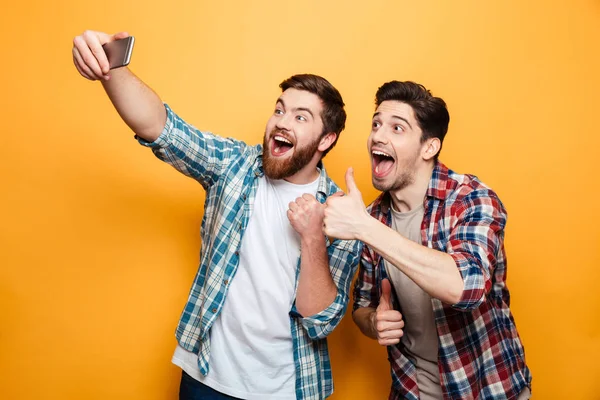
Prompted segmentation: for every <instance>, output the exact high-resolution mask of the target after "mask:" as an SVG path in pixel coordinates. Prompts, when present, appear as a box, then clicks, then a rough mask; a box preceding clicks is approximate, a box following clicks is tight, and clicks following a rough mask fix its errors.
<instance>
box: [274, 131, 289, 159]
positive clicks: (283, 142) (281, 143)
mask: <svg viewBox="0 0 600 400" xmlns="http://www.w3.org/2000/svg"><path fill="white" fill-rule="evenodd" d="M293 147H294V144H293V143H292V142H291V141H290V140H288V139H286V138H285V137H283V136H281V135H277V134H276V135H273V137H272V138H271V154H272V155H274V156H282V155H284V154H285V153H287V152H288V151H290V150H291V149H292V148H293Z"/></svg>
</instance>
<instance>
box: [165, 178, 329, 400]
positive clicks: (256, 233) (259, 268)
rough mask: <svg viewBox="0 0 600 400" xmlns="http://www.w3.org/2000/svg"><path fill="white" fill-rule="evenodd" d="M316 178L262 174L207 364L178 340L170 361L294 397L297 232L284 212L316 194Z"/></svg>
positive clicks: (215, 382) (241, 387)
mask: <svg viewBox="0 0 600 400" xmlns="http://www.w3.org/2000/svg"><path fill="white" fill-rule="evenodd" d="M317 186H318V179H317V180H315V181H314V182H312V183H309V184H306V185H296V184H292V183H289V182H286V181H284V180H270V179H268V178H266V177H262V178H260V180H259V183H258V189H257V192H256V199H255V201H254V209H253V212H252V215H251V216H250V219H249V221H248V226H247V228H246V232H245V233H244V236H243V239H242V244H241V248H240V262H239V266H238V269H237V271H236V273H235V276H234V279H232V280H231V283H230V286H229V291H228V293H227V297H226V299H225V303H224V304H223V309H222V310H221V313H220V314H219V316H218V318H217V319H216V321H215V323H214V325H213V326H212V327H211V330H210V339H211V350H210V361H209V365H210V369H209V372H208V374H207V375H206V376H203V375H202V374H201V373H200V370H199V368H198V356H197V355H195V354H194V353H191V352H188V351H186V350H185V349H183V348H182V347H180V346H177V349H176V350H175V354H174V355H173V360H172V361H173V363H174V364H175V365H177V366H179V367H181V368H182V369H183V370H184V371H185V372H186V373H187V374H188V375H190V376H192V377H193V378H195V379H197V380H198V381H200V382H202V383H203V384H205V385H207V386H210V387H211V388H213V389H215V390H217V391H219V392H221V393H224V394H227V395H229V396H233V397H238V398H242V399H248V400H255V399H256V400H264V399H265V398H269V399H276V400H294V399H296V395H295V383H296V381H295V378H296V370H295V366H294V356H293V342H292V334H291V327H290V318H289V311H290V309H291V307H292V303H293V300H294V290H295V282H296V269H297V266H298V257H299V255H300V236H299V235H298V233H297V232H296V231H295V230H294V228H292V226H291V225H290V222H289V220H288V217H287V211H288V209H289V207H288V205H289V203H290V202H292V201H295V200H296V198H298V197H300V196H302V195H303V194H304V193H309V194H312V195H315V194H316V192H317Z"/></svg>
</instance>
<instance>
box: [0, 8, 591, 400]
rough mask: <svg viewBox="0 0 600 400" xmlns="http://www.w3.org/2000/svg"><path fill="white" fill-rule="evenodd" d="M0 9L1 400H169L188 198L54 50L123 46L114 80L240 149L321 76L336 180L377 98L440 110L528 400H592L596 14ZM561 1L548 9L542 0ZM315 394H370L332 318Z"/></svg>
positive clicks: (359, 153)
mask: <svg viewBox="0 0 600 400" xmlns="http://www.w3.org/2000/svg"><path fill="white" fill-rule="evenodd" d="M53 3H54V2H50V1H41V0H36V1H27V0H24V1H19V2H10V3H8V2H4V3H3V5H2V12H1V16H0V22H1V23H0V40H1V42H2V51H1V54H2V56H1V60H2V61H1V74H0V88H1V89H0V90H1V91H2V95H1V96H0V102H1V103H0V106H1V107H0V110H1V111H0V112H1V121H2V127H1V140H0V143H1V144H2V156H1V157H0V173H1V175H0V176H1V181H0V182H1V185H2V192H1V194H2V196H1V199H0V202H1V203H0V205H1V207H2V222H1V224H0V250H1V252H0V263H1V269H0V398H2V399H7V400H13V399H60V400H63V399H64V400H71V399H73V400H75V399H78V400H79V399H86V400H87V399H90V400H91V399H127V400H138V399H139V400H153V399H156V400H159V399H161V400H162V399H176V397H177V390H178V384H179V371H178V370H177V368H176V367H174V366H173V365H172V364H171V363H170V358H171V354H172V351H173V349H174V346H175V340H174V336H173V332H174V328H175V326H176V322H177V320H178V317H179V313H180V311H181V309H182V307H183V305H184V302H185V299H186V297H187V293H188V289H189V287H190V284H191V281H192V278H193V276H194V273H195V270H196V267H197V262H198V249H199V245H200V243H199V225H200V220H201V216H202V206H203V200H204V193H203V191H202V189H201V187H200V185H198V184H196V183H194V181H192V180H191V179H188V178H185V177H184V176H182V175H179V174H177V173H176V172H175V171H174V170H173V169H171V167H169V166H167V165H165V164H162V163H161V162H159V161H158V160H156V159H155V158H154V157H153V156H152V154H151V153H150V151H148V150H147V149H144V148H142V147H141V146H138V145H137V144H136V142H135V141H134V140H133V134H132V133H131V132H130V131H129V130H128V129H127V127H126V126H125V125H124V124H123V123H122V122H121V120H120V119H119V117H118V115H117V113H116V112H114V110H113V109H112V106H111V105H110V103H109V101H108V99H107V97H106V96H105V95H104V93H103V90H102V88H101V87H100V85H99V84H98V83H92V82H88V81H86V80H84V79H83V78H81V77H80V76H79V75H78V73H77V71H76V70H75V68H74V67H73V65H72V62H71V44H72V39H73V37H74V36H75V35H77V34H80V33H81V32H83V31H84V30H85V29H96V30H103V31H107V32H116V31H120V30H126V31H128V32H130V33H131V34H133V35H135V36H136V39H137V41H136V45H135V49H134V52H133V58H132V63H131V69H132V70H133V71H134V72H136V73H137V74H138V75H139V76H140V77H141V78H142V79H143V80H145V81H146V82H147V83H148V84H149V85H150V86H152V87H153V88H154V89H155V90H156V91H157V92H158V93H159V94H160V95H161V97H162V98H163V100H165V101H167V102H168V103H169V104H170V105H171V106H172V107H173V108H174V110H176V111H177V112H178V113H179V114H180V115H181V116H183V117H184V118H186V119H187V120H188V121H189V122H191V123H193V124H195V125H197V126H198V127H200V128H203V129H206V130H211V131H214V132H216V133H220V134H222V135H226V136H233V137H236V138H239V139H243V140H246V141H248V142H250V143H257V142H259V141H261V140H262V135H263V132H264V125H265V123H266V120H267V118H268V116H269V115H270V113H271V112H272V108H273V104H274V101H275V99H276V97H277V96H278V94H279V89H278V87H277V85H278V84H279V82H280V81H281V80H283V79H285V78H287V77H288V76H290V75H292V74H295V73H303V72H311V73H316V74H321V75H323V76H325V77H327V78H328V79H329V80H330V81H331V82H332V83H333V84H334V85H336V86H337V87H338V88H339V90H340V91H341V93H342V94H343V96H344V99H345V101H346V104H347V111H348V114H349V118H348V123H347V129H346V131H345V132H344V133H343V134H342V136H341V139H340V142H339V144H338V145H337V147H336V149H334V150H333V152H332V153H331V154H330V155H328V156H327V158H326V159H325V162H326V166H327V168H328V171H329V173H330V174H331V175H332V176H333V177H334V179H336V180H337V181H338V182H339V183H341V184H343V174H344V172H345V170H346V168H347V167H348V166H353V167H354V168H355V169H356V177H357V181H358V185H359V187H360V188H361V190H362V191H363V194H364V197H365V200H366V201H371V200H372V199H373V198H374V197H375V195H376V193H375V191H374V190H373V189H372V188H371V185H370V170H369V162H368V155H367V151H366V138H367V135H368V133H369V126H370V118H371V115H372V112H373V108H374V107H373V98H374V94H375V91H376V89H377V88H378V87H379V86H380V85H381V84H382V83H383V82H386V81H388V80H392V79H399V80H415V81H417V82H420V83H423V84H424V85H426V86H427V87H428V88H430V89H431V90H432V91H433V93H434V94H435V95H439V96H441V97H443V98H444V99H445V100H446V101H447V103H448V105H449V109H450V114H451V123H450V130H449V133H448V136H447V138H446V142H445V144H444V149H443V151H442V156H441V159H442V160H443V161H444V162H445V163H446V164H447V165H449V166H450V167H451V168H453V169H455V170H457V171H459V172H463V173H464V172H469V173H474V174H476V175H478V176H479V177H480V178H481V179H482V180H483V181H484V182H486V183H487V184H489V185H490V186H492V187H493V188H494V189H495V190H496V191H497V192H498V193H499V195H500V197H501V199H502V200H503V202H504V203H505V204H506V206H507V208H508V211H509V223H508V228H507V241H506V243H507V251H508V260H509V266H510V268H509V279H508V284H509V287H510V290H511V294H512V301H513V304H512V311H513V313H514V315H515V318H516V321H517V326H518V329H519V332H520V334H521V336H522V339H523V342H524V344H525V349H526V355H527V362H528V364H529V366H530V367H531V369H532V372H533V377H534V380H533V386H534V396H533V399H535V400H545V399H569V400H571V399H581V400H589V399H600V379H599V378H600V368H599V367H598V359H599V358H600V332H599V330H600V320H599V316H600V299H599V295H598V280H599V278H600V272H599V270H598V266H599V265H600V254H599V253H600V251H599V249H598V248H599V246H600V234H599V230H600V215H599V214H600V212H599V206H600V200H599V197H600V180H599V179H598V171H596V166H597V159H598V157H599V155H598V146H599V145H600V140H599V136H600V135H599V134H600V132H599V131H598V118H599V116H600V112H599V108H598V106H599V104H600V102H599V101H598V96H600V78H599V75H600V50H599V47H598V42H599V39H600V1H598V0H593V1H592V0H573V1H569V2H551V1H541V0H535V1H516V0H514V1H439V2H430V1H400V0H395V1H382V0H369V1H360V2H359V1H356V2H349V1H337V0H336V1H333V0H320V1H317V0H305V1H302V2H296V1H295V2H292V1H283V0H280V1H267V0H255V1H233V2H232V1H204V0H203V1H198V0H196V1H174V2H172V3H170V4H168V2H166V1H161V2H158V1H154V2H148V1H142V0H131V1H128V0H123V1H120V2H96V3H93V2H83V1H80V2H75V1H72V0H65V1H60V2H57V3H55V4H53ZM562 3H565V4H562ZM330 346H331V353H332V363H333V371H334V378H335V385H336V392H335V394H334V396H333V397H332V398H333V399H336V400H341V399H384V398H386V396H387V393H388V390H389V384H390V378H389V374H388V365H387V361H386V358H385V353H384V349H383V348H380V347H378V346H377V344H376V343H375V342H373V341H370V340H368V339H366V338H364V337H363V336H361V334H360V333H359V331H358V329H357V328H356V327H355V326H354V324H353V323H352V321H351V319H350V317H349V315H348V316H347V318H345V320H344V322H343V323H342V325H341V327H340V328H339V329H338V330H337V331H336V332H335V333H334V334H333V335H332V336H331V338H330Z"/></svg>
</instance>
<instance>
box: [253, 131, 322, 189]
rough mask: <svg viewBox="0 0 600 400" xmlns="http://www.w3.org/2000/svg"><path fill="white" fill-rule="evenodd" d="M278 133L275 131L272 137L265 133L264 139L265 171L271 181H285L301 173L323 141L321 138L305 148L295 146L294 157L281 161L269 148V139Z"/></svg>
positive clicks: (263, 156) (263, 157) (272, 132)
mask: <svg viewBox="0 0 600 400" xmlns="http://www.w3.org/2000/svg"><path fill="white" fill-rule="evenodd" d="M277 132H278V131H277V130H276V129H273V130H272V131H271V134H270V135H267V134H266V133H265V136H264V138H263V154H262V161H263V171H264V172H265V175H266V176H267V178H269V179H285V178H287V177H290V176H292V175H294V174H295V173H297V172H298V171H300V170H301V169H302V168H304V167H305V166H306V165H307V164H308V163H309V162H310V160H312V158H313V157H314V155H315V153H316V152H317V149H318V148H319V142H320V141H321V138H320V137H319V138H317V139H316V140H315V141H313V142H312V143H309V144H307V145H305V146H303V147H298V146H294V148H293V149H292V150H293V152H294V153H293V154H292V156H291V157H288V158H286V159H283V160H281V159H278V158H277V157H274V156H273V155H272V154H271V150H270V149H269V147H268V145H269V139H268V138H271V137H273V136H274V135H275V134H276V133H277Z"/></svg>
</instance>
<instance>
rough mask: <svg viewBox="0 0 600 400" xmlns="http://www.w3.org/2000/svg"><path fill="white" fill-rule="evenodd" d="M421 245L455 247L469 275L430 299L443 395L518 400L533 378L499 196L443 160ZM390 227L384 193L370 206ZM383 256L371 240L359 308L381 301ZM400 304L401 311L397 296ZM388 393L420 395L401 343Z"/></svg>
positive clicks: (357, 295) (392, 352)
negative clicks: (513, 306)
mask: <svg viewBox="0 0 600 400" xmlns="http://www.w3.org/2000/svg"><path fill="white" fill-rule="evenodd" d="M424 206H425V216H424V218H423V222H422V224H421V239H422V244H423V245H424V246H427V247H429V248H432V249H436V250H439V251H443V252H446V253H448V254H450V255H451V256H452V257H453V258H454V260H455V262H456V266H457V268H458V269H459V271H460V273H461V275H462V278H463V281H464V291H463V293H462V298H461V299H460V301H459V302H458V303H456V304H452V305H450V304H444V303H442V302H441V301H439V300H437V299H432V306H433V310H434V315H435V323H436V327H437V332H438V337H439V347H438V353H439V355H438V365H439V371H440V382H441V385H442V391H443V395H444V399H446V400H448V399H456V400H458V399H461V400H468V399H473V400H474V399H479V400H488V399H489V400H491V399H494V400H501V399H509V400H512V399H516V398H517V396H518V395H519V393H520V392H521V390H523V389H524V388H525V387H526V386H530V385H531V372H530V370H529V368H528V367H527V365H526V364H525V353H524V348H523V344H522V343H521V340H520V338H519V335H518V333H517V330H516V327H515V322H514V319H513V317H512V315H511V313H510V309H509V305H510V297H509V292H508V289H507V287H506V256H505V252H504V227H505V224H506V211H505V209H504V206H503V205H502V203H501V202H500V199H499V198H498V197H497V195H496V194H495V193H494V192H493V191H492V190H491V189H489V188H488V187H486V186H485V185H484V184H483V183H482V182H480V181H479V180H478V179H477V178H476V177H475V176H472V175H460V174H457V173H455V172H453V171H451V170H449V169H448V168H447V167H446V166H444V165H443V164H442V163H439V162H438V163H437V164H436V166H435V169H434V171H433V175H432V178H431V181H430V183H429V188H428V190H427V195H426V198H425V201H424ZM368 211H369V213H370V214H371V216H373V217H374V218H377V219H379V220H380V221H381V222H382V223H383V224H385V225H387V226H391V214H390V197H389V194H387V193H383V194H381V195H380V196H379V197H378V198H377V199H376V200H375V201H374V202H373V203H372V204H371V205H370V206H369V208H368ZM385 277H386V276H385V267H384V265H383V258H382V257H381V256H380V255H379V254H377V253H375V252H374V250H372V249H371V248H370V247H369V246H367V245H365V246H364V248H363V252H362V257H361V265H360V269H359V273H358V278H357V281H356V284H355V287H354V309H355V310H356V309H357V308H361V307H372V308H376V307H377V305H378V303H379V297H380V288H381V280H382V279H383V278H385ZM392 294H393V296H394V299H393V300H394V303H395V308H397V309H399V310H400V311H402V310H401V307H400V304H398V300H397V298H395V294H394V291H392ZM387 350H388V355H389V360H390V363H391V373H392V389H391V393H390V397H389V398H390V399H392V400H396V399H408V400H417V399H419V390H418V387H417V375H416V369H415V366H414V365H413V363H412V362H411V361H410V360H409V359H408V358H407V357H406V356H405V355H404V354H403V346H402V342H401V343H400V344H398V345H395V346H388V348H387Z"/></svg>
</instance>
